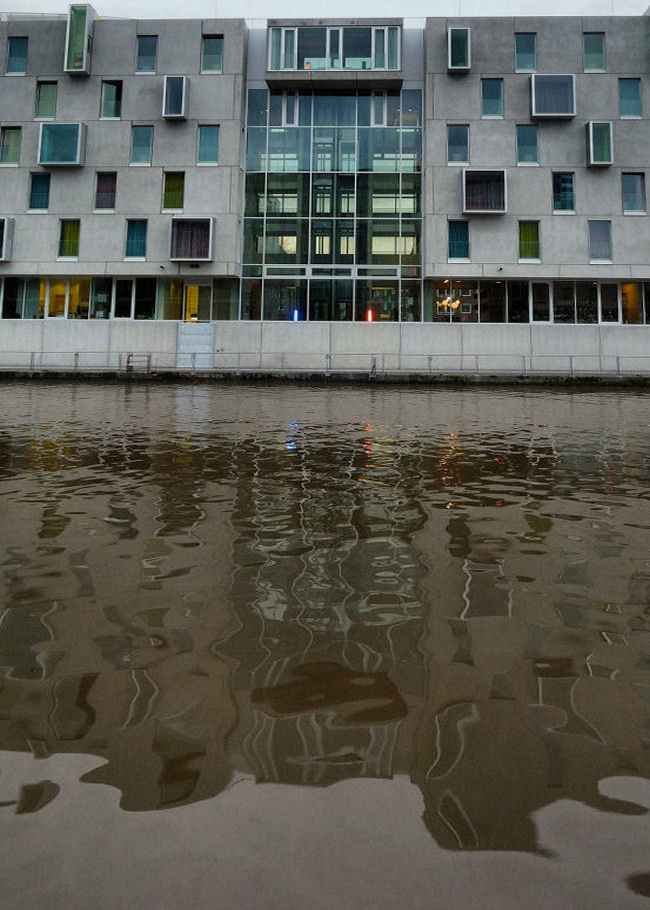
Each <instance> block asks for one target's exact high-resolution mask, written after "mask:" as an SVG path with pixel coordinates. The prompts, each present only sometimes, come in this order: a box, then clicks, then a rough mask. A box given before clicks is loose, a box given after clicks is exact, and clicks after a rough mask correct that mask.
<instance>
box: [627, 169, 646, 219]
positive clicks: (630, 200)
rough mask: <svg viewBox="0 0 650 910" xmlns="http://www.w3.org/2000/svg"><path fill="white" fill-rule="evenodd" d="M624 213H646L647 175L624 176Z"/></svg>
mask: <svg viewBox="0 0 650 910" xmlns="http://www.w3.org/2000/svg"><path fill="white" fill-rule="evenodd" d="M621 181H622V190H623V211H624V212H645V174H622V175H621Z"/></svg>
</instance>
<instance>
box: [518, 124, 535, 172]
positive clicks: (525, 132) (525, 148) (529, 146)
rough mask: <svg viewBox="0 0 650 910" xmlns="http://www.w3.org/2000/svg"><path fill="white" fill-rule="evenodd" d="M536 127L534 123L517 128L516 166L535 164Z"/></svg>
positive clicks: (520, 125)
mask: <svg viewBox="0 0 650 910" xmlns="http://www.w3.org/2000/svg"><path fill="white" fill-rule="evenodd" d="M538 161H539V158H538V151H537V127H536V126H535V124H534V123H522V124H519V125H518V126H517V164H537V163H538Z"/></svg>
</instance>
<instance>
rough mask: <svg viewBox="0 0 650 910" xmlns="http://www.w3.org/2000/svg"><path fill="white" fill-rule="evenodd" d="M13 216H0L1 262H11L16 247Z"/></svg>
mask: <svg viewBox="0 0 650 910" xmlns="http://www.w3.org/2000/svg"><path fill="white" fill-rule="evenodd" d="M14 224H15V221H14V219H13V218H0V262H11V254H12V252H13V247H14Z"/></svg>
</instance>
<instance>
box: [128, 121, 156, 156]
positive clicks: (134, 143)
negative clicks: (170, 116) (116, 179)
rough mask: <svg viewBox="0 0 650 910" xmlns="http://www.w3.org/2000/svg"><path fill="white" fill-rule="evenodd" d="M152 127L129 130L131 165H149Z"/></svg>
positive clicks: (136, 127)
mask: <svg viewBox="0 0 650 910" xmlns="http://www.w3.org/2000/svg"><path fill="white" fill-rule="evenodd" d="M152 151H153V126H134V127H133V128H132V129H131V158H130V162H131V164H151V154H152Z"/></svg>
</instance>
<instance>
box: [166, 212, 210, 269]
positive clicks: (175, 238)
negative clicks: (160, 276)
mask: <svg viewBox="0 0 650 910" xmlns="http://www.w3.org/2000/svg"><path fill="white" fill-rule="evenodd" d="M213 221H214V219H213V218H193V217H185V216H178V217H174V218H172V221H171V229H170V235H169V258H170V260H171V261H172V262H211V261H212V259H213V255H212V225H213Z"/></svg>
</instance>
